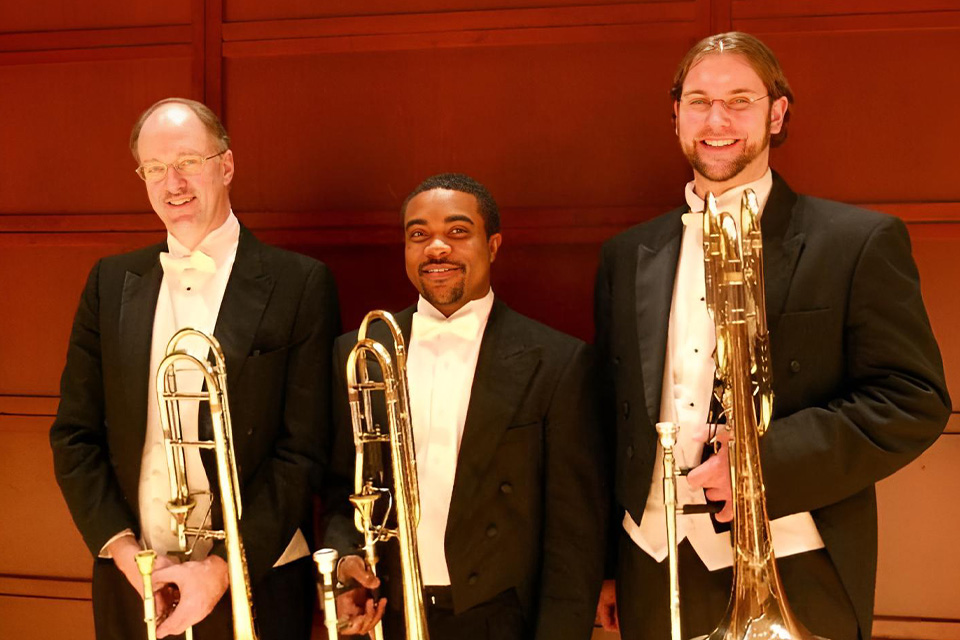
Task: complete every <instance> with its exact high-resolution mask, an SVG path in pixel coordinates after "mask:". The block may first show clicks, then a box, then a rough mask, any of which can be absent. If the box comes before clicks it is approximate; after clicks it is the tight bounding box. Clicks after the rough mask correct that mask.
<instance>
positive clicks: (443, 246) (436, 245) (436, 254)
mask: <svg viewBox="0 0 960 640" xmlns="http://www.w3.org/2000/svg"><path fill="white" fill-rule="evenodd" d="M449 253H450V245H448V244H447V243H446V242H444V241H443V240H442V239H441V238H434V239H433V240H431V241H430V243H429V244H428V245H427V249H426V254H427V257H428V258H434V259H435V258H442V257H443V256H445V255H447V254H449Z"/></svg>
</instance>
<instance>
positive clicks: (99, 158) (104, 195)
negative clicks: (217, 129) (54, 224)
mask: <svg viewBox="0 0 960 640" xmlns="http://www.w3.org/2000/svg"><path fill="white" fill-rule="evenodd" d="M190 74H191V63H190V59H189V58H149V59H121V60H100V61H89V62H65V63H58V64H24V65H0V87H2V92H3V95H4V96H5V98H4V99H3V100H0V149H3V157H4V161H3V171H0V214H4V213H112V212H125V211H144V210H149V204H148V202H147V200H146V195H145V193H144V187H143V183H142V182H141V180H140V179H139V178H138V177H137V176H136V174H135V173H134V169H136V166H137V164H136V162H135V161H134V159H133V157H132V156H131V155H130V151H129V146H128V144H129V140H130V129H131V128H132V127H133V124H134V122H135V121H136V119H137V118H138V117H139V116H140V113H141V112H142V111H143V110H144V109H146V108H147V107H148V106H150V105H151V104H152V103H153V102H155V101H157V100H159V99H160V98H166V97H169V96H174V95H179V96H185V97H190V90H191V89H190V87H191V84H190V78H191V76H190ZM11 96H16V99H12V98H11Z"/></svg>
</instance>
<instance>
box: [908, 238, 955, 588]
mask: <svg viewBox="0 0 960 640" xmlns="http://www.w3.org/2000/svg"><path fill="white" fill-rule="evenodd" d="M911 240H912V241H913V255H914V258H915V259H916V261H917V267H918V268H919V269H920V285H921V288H922V290H923V299H924V302H925V303H926V305H927V313H928V314H929V315H930V324H931V325H932V326H933V331H934V333H935V334H936V336H937V342H938V343H939V345H940V352H941V354H942V355H943V368H944V371H945V372H946V374H947V387H948V388H949V390H950V398H951V400H953V407H954V410H957V408H958V407H960V331H958V330H957V318H958V317H960V297H958V296H957V286H958V285H957V283H958V282H960V261H958V260H957V252H958V249H960V225H957V224H950V225H947V224H942V225H941V224H931V225H914V226H912V227H911ZM944 498H947V499H949V498H948V497H947V496H944ZM931 517H935V516H933V514H931ZM958 595H960V592H958Z"/></svg>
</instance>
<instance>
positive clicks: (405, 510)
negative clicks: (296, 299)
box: [346, 311, 429, 640]
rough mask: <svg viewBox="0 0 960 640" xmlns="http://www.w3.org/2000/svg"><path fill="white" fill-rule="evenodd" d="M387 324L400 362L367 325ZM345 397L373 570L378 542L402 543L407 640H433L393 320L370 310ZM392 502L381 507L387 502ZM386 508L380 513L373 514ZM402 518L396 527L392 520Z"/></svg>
mask: <svg viewBox="0 0 960 640" xmlns="http://www.w3.org/2000/svg"><path fill="white" fill-rule="evenodd" d="M376 320H381V321H383V323H384V324H386V325H387V327H388V329H389V330H390V333H391V335H392V338H393V345H394V353H395V354H396V359H395V360H394V359H393V358H391V356H390V352H389V351H388V350H387V349H386V348H385V347H384V346H383V344H381V343H379V342H377V341H375V340H372V339H370V338H368V337H367V332H368V328H369V325H370V324H371V323H372V322H374V321H376ZM371 359H372V360H373V361H375V363H376V365H377V366H378V367H379V369H380V372H381V374H382V378H383V381H382V382H380V381H377V380H374V379H372V378H371V377H370V372H369V370H368V365H369V363H370V362H369V361H370V360H371ZM346 376H347V397H348V400H349V402H350V417H351V419H352V422H353V441H354V445H355V447H356V470H355V476H354V490H355V492H356V493H354V495H352V496H350V502H352V503H353V505H354V507H355V509H356V512H355V514H354V523H355V524H356V527H357V530H358V531H360V533H361V534H363V541H364V542H363V550H364V555H365V558H366V562H367V565H368V566H369V567H370V570H371V571H373V572H374V573H376V566H377V550H376V545H377V543H378V542H384V541H387V540H390V539H391V538H396V539H397V542H398V546H399V549H400V568H401V572H402V583H403V609H404V625H405V627H406V636H405V637H406V638H407V640H428V639H429V634H428V632H427V623H426V612H425V609H424V604H423V579H422V578H421V575H420V556H419V552H418V551H417V523H418V522H419V521H420V491H419V486H418V484H417V463H416V458H415V454H416V452H415V450H414V443H413V428H412V426H411V424H410V400H409V391H408V387H407V356H406V349H405V347H404V342H403V335H402V334H401V332H400V327H399V326H398V325H397V322H396V320H394V318H393V316H392V315H390V314H389V313H387V312H386V311H371V312H370V313H368V314H367V315H366V316H365V317H364V319H363V322H361V323H360V330H359V332H358V336H357V344H356V345H354V347H353V349H351V351H350V354H349V356H348V357H347V371H346ZM374 392H382V393H383V402H384V404H385V408H386V418H387V430H386V432H384V431H383V429H382V427H381V426H380V425H379V424H377V423H376V421H375V418H374V411H373V406H374V405H373V393H374ZM384 444H387V445H389V448H390V464H391V471H392V475H393V487H392V488H390V487H387V486H383V485H384V482H383V477H384V475H385V469H384V468H383V460H382V456H381V455H380V449H381V447H382V445H384ZM384 501H385V502H386V504H385V505H383V504H382V503H383V502H384ZM378 506H379V507H380V508H379V509H376V510H375V507H378ZM393 513H395V514H396V526H395V527H391V526H389V524H388V519H389V518H390V516H391V514H393ZM372 635H373V637H374V640H382V638H383V627H382V625H381V624H379V623H378V624H377V626H376V627H375V628H374V630H373V634H372Z"/></svg>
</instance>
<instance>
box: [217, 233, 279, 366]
mask: <svg viewBox="0 0 960 640" xmlns="http://www.w3.org/2000/svg"><path fill="white" fill-rule="evenodd" d="M273 286H274V279H273V276H271V275H270V274H268V273H266V272H264V269H263V263H262V262H261V257H260V242H259V241H258V240H257V239H256V238H254V237H253V234H251V233H250V232H249V231H247V229H246V228H245V227H241V229H240V243H239V245H238V246H237V257H236V260H234V263H233V269H232V270H231V272H230V279H229V280H228V281H227V289H226V291H225V292H224V294H223V301H222V302H221V303H220V313H219V314H218V315H217V326H216V329H214V332H213V333H214V335H215V336H216V337H217V340H219V341H220V346H221V347H222V348H223V353H224V356H225V358H226V361H227V379H228V380H229V381H235V380H238V379H239V378H240V373H241V372H242V371H243V365H244V363H245V362H246V360H247V356H248V355H249V354H250V350H251V348H252V346H253V338H254V336H255V335H256V333H257V328H258V327H259V326H260V320H261V318H262V317H263V312H264V310H265V309H266V308H267V302H268V301H269V300H270V293H271V292H272V291H273Z"/></svg>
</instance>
